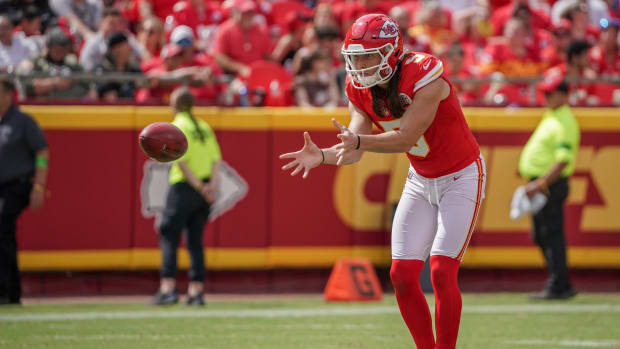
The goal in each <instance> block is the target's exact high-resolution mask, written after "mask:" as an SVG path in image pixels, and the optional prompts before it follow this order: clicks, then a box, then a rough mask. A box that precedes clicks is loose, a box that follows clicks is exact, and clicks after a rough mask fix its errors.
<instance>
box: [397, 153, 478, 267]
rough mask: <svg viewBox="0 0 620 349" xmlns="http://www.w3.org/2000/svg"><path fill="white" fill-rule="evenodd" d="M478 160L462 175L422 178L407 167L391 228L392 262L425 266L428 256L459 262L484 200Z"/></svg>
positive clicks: (466, 168)
mask: <svg viewBox="0 0 620 349" xmlns="http://www.w3.org/2000/svg"><path fill="white" fill-rule="evenodd" d="M485 185H486V168H485V165H484V159H483V158H482V155H481V156H480V157H479V158H478V159H476V161H474V162H472V163H471V164H470V165H468V166H467V167H465V168H464V169H462V170H460V171H457V172H454V173H451V174H449V175H446V176H442V177H438V178H425V177H422V176H420V175H419V174H417V173H416V172H415V170H414V169H413V168H412V167H409V174H408V175H407V182H406V183H405V187H404V189H403V195H402V196H401V198H400V201H399V203H398V208H397V209H396V214H395V215H394V223H393V224H392V259H419V260H422V261H425V260H426V259H427V258H428V255H429V253H430V254H431V255H442V256H448V257H451V258H456V259H459V260H461V259H462V258H463V255H464V254H465V250H466V249H467V245H468V244H469V240H470V239H471V236H472V234H473V232H474V226H475V225H476V219H477V218H478V214H479V212H480V204H481V203H482V199H484V187H485Z"/></svg>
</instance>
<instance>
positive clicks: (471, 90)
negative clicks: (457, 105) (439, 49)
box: [442, 41, 482, 105]
mask: <svg viewBox="0 0 620 349" xmlns="http://www.w3.org/2000/svg"><path fill="white" fill-rule="evenodd" d="M442 58H443V59H442V61H444V62H445V65H444V67H445V68H446V69H445V70H444V72H445V74H446V76H448V77H449V78H450V81H451V82H452V86H454V88H455V89H456V92H457V94H458V96H459V100H460V101H461V104H463V105H465V104H472V103H474V102H476V101H478V100H479V99H480V96H481V95H482V94H481V93H480V86H479V85H478V84H475V83H473V82H472V78H474V77H475V74H474V73H473V72H472V69H471V68H472V67H471V66H468V65H465V64H464V63H465V51H464V50H463V47H462V46H461V43H460V42H458V41H457V42H455V43H454V44H452V46H450V48H449V49H448V51H447V52H446V55H445V56H444V57H442ZM459 79H462V80H468V81H458V80H459Z"/></svg>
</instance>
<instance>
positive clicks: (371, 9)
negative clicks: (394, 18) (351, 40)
mask: <svg viewBox="0 0 620 349" xmlns="http://www.w3.org/2000/svg"><path fill="white" fill-rule="evenodd" d="M394 5H396V4H395V3H394V2H393V1H387V0H384V1H379V0H359V1H351V2H348V3H347V4H346V6H345V7H344V10H343V12H342V18H341V25H342V26H341V28H342V31H343V32H344V33H346V32H347V30H349V27H350V26H351V24H353V22H355V20H356V19H358V18H359V17H361V16H363V15H366V14H369V13H382V14H384V15H387V14H388V12H389V11H390V9H391V8H392V6H394Z"/></svg>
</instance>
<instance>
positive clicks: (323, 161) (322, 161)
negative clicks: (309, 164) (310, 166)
mask: <svg viewBox="0 0 620 349" xmlns="http://www.w3.org/2000/svg"><path fill="white" fill-rule="evenodd" d="M319 150H320V151H321V157H322V158H323V160H321V163H322V164H324V163H325V153H323V149H321V148H319Z"/></svg>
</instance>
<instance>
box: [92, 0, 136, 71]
mask: <svg viewBox="0 0 620 349" xmlns="http://www.w3.org/2000/svg"><path fill="white" fill-rule="evenodd" d="M115 32H123V33H125V34H126V35H127V39H128V42H129V46H131V51H132V57H133V58H134V59H135V60H136V61H137V62H140V61H142V59H143V58H145V57H148V51H146V49H145V48H144V46H142V44H140V43H139V42H138V40H136V38H135V37H134V36H133V34H131V33H130V32H129V31H128V30H127V23H126V21H125V18H123V16H122V15H121V13H120V12H119V11H118V10H117V9H115V8H109V9H106V10H105V12H104V15H103V19H102V20H101V22H100V23H99V31H98V32H97V34H95V35H94V36H93V37H91V38H90V39H88V40H87V41H86V43H85V44H84V47H83V48H82V52H81V53H80V65H81V66H82V67H83V68H84V70H85V71H92V70H93V69H94V68H95V67H96V66H98V65H100V64H102V63H103V61H104V58H105V54H106V52H108V45H107V43H106V41H107V39H108V37H109V36H110V35H111V34H112V33H115Z"/></svg>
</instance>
